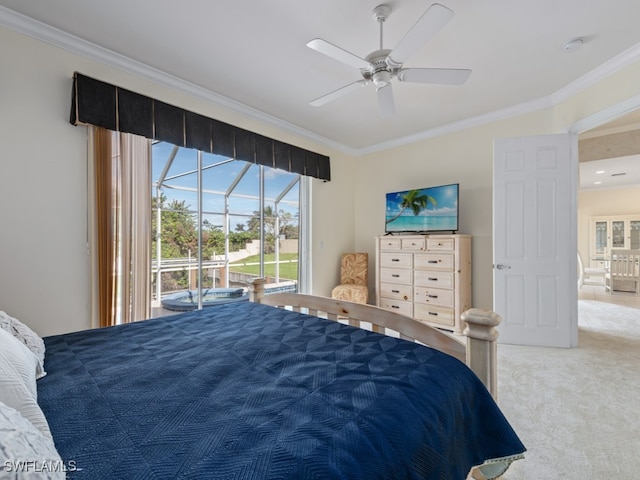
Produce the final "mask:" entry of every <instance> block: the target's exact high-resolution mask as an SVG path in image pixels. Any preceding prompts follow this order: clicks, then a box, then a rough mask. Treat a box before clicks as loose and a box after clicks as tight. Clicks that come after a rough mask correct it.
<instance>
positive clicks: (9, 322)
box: [0, 310, 47, 379]
mask: <svg viewBox="0 0 640 480" xmlns="http://www.w3.org/2000/svg"><path fill="white" fill-rule="evenodd" d="M0 328H1V329H2V330H5V331H7V332H9V333H10V334H11V335H13V336H14V337H16V338H17V339H18V340H20V341H21V342H22V343H24V344H25V345H26V346H27V348H28V349H29V350H31V351H32V352H33V353H34V354H35V355H36V356H37V357H38V360H39V362H40V363H39V367H38V368H39V370H38V372H37V374H36V379H38V378H42V377H44V376H45V375H46V374H47V373H46V372H45V371H44V351H45V347H44V340H42V338H40V337H39V336H38V334H37V333H36V332H34V331H33V330H31V329H30V328H29V327H27V326H26V325H25V324H24V323H22V322H21V321H20V320H18V319H17V318H13V317H12V316H10V315H8V314H7V313H6V312H3V311H1V310H0Z"/></svg>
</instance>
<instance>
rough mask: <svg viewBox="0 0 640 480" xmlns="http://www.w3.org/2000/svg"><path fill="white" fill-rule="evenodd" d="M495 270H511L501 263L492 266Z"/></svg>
mask: <svg viewBox="0 0 640 480" xmlns="http://www.w3.org/2000/svg"><path fill="white" fill-rule="evenodd" d="M494 267H495V268H497V269H498V270H503V269H505V268H506V269H509V268H511V266H510V265H504V264H503V263H498V264H497V265H494Z"/></svg>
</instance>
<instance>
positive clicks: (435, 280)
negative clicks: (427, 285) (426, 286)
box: [429, 277, 438, 282]
mask: <svg viewBox="0 0 640 480" xmlns="http://www.w3.org/2000/svg"><path fill="white" fill-rule="evenodd" d="M429 281H430V282H437V281H438V279H437V278H435V277H429Z"/></svg>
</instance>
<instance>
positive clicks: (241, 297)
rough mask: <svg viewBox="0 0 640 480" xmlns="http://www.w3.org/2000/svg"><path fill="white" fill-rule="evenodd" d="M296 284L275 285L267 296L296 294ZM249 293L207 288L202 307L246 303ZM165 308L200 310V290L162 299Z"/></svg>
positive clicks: (238, 289) (268, 289)
mask: <svg viewBox="0 0 640 480" xmlns="http://www.w3.org/2000/svg"><path fill="white" fill-rule="evenodd" d="M296 289H297V286H296V284H295V283H293V282H292V283H285V284H280V285H277V284H273V285H269V286H267V287H266V288H265V295H268V294H270V293H276V292H295V291H296ZM248 300H249V292H248V291H247V290H246V289H244V288H205V289H203V290H202V306H203V307H213V306H215V305H222V304H224V303H231V302H246V301H248ZM160 303H161V304H162V307H163V308H166V309H167V310H172V311H174V312H189V311H191V310H195V309H197V308H198V290H186V291H184V292H177V293H172V294H170V295H167V296H165V297H162V300H161V301H160Z"/></svg>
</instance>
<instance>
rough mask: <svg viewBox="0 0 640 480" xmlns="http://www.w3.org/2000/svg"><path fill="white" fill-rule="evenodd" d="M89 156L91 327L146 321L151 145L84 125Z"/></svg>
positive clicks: (147, 311) (141, 139) (148, 271)
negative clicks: (87, 130)
mask: <svg viewBox="0 0 640 480" xmlns="http://www.w3.org/2000/svg"><path fill="white" fill-rule="evenodd" d="M89 157H90V162H89V227H90V228H89V244H90V249H91V252H92V261H91V265H92V283H93V285H92V292H93V302H92V311H93V313H94V319H95V320H94V324H95V325H97V326H100V327H105V326H110V325H116V324H120V323H129V322H133V321H137V320H143V319H145V318H149V317H150V316H151V315H150V313H151V312H150V305H151V141H150V140H148V139H146V138H144V137H140V136H137V135H130V134H124V133H118V132H112V131H109V130H106V129H104V128H101V127H89Z"/></svg>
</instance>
